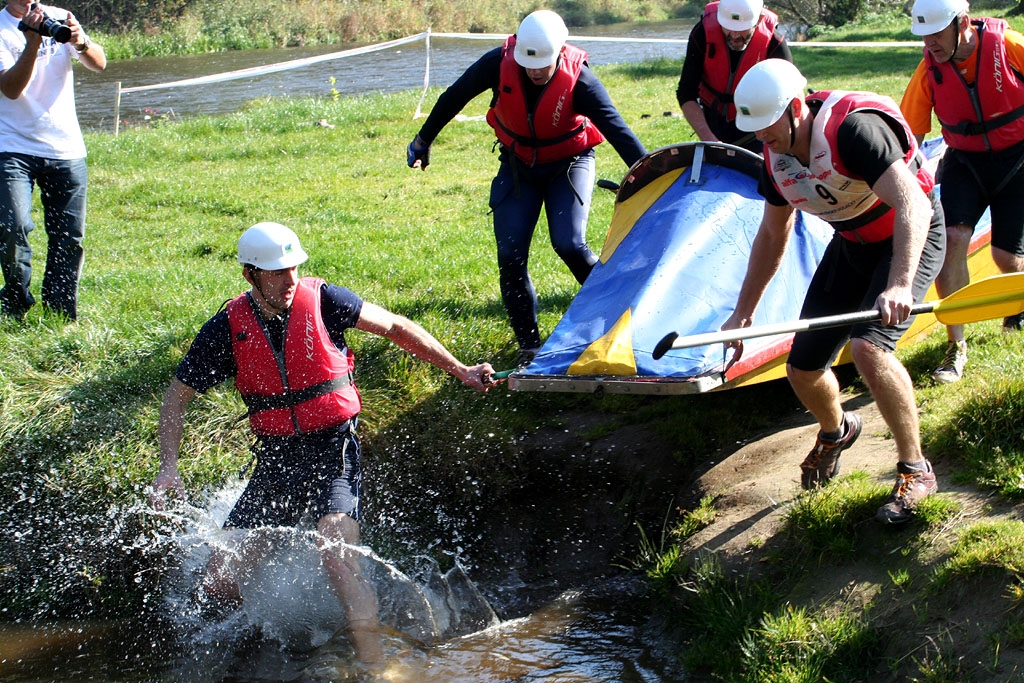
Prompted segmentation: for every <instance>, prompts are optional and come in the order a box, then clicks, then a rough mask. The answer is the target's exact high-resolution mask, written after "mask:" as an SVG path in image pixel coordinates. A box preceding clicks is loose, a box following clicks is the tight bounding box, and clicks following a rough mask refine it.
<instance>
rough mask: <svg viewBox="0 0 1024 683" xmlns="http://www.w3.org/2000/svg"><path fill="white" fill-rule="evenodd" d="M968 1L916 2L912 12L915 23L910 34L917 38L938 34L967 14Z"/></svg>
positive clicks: (937, 0) (925, 0) (923, 0)
mask: <svg viewBox="0 0 1024 683" xmlns="http://www.w3.org/2000/svg"><path fill="white" fill-rule="evenodd" d="M967 9H968V5H967V0H916V1H915V2H914V8H913V9H912V10H911V11H910V18H911V21H912V22H913V23H912V24H911V26H910V32H911V33H913V34H914V35H915V36H930V35H931V34H933V33H938V32H939V31H941V30H942V29H944V28H946V27H947V26H949V25H950V23H952V21H953V20H954V19H956V18H957V17H958V16H960V15H961V14H966V13H967Z"/></svg>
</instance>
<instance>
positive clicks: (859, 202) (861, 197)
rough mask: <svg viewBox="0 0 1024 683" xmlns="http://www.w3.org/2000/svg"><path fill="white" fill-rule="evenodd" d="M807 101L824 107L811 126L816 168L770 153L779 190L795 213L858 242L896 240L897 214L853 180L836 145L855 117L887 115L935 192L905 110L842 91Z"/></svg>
mask: <svg viewBox="0 0 1024 683" xmlns="http://www.w3.org/2000/svg"><path fill="white" fill-rule="evenodd" d="M805 101H807V102H815V101H820V102H821V103H822V104H821V108H820V109H819V110H818V112H817V114H815V115H814V122H813V124H812V126H811V159H810V166H804V165H803V164H801V163H800V161H799V160H798V159H797V158H796V157H795V156H792V155H789V154H772V153H771V150H770V149H768V148H767V147H766V148H765V150H764V162H765V164H766V165H767V167H768V170H769V171H770V173H771V177H772V182H773V183H774V184H775V187H776V188H777V189H778V191H779V193H780V194H781V195H782V196H783V197H785V199H786V201H788V202H789V203H790V204H791V205H792V206H793V207H794V208H796V209H800V210H801V211H805V212H807V213H810V214H813V215H815V216H818V217H819V218H821V219H823V220H825V221H828V222H829V223H830V224H831V225H832V227H833V228H835V229H836V231H838V232H839V234H840V235H842V236H843V237H845V238H846V239H848V240H850V241H852V242H880V241H882V240H885V239H888V238H890V237H892V233H893V227H894V223H895V219H896V212H895V211H893V210H892V208H891V207H889V206H888V205H886V204H885V203H883V202H882V200H881V199H879V198H878V196H877V195H876V194H875V193H874V191H872V189H871V187H870V186H869V185H868V184H867V182H865V181H864V179H863V178H860V177H857V176H854V175H852V174H851V172H850V171H849V169H847V168H846V166H845V165H844V164H843V160H842V159H841V158H840V157H839V153H838V150H837V149H836V140H837V138H838V132H839V127H840V126H841V125H843V121H845V120H846V117H847V116H849V115H850V114H853V113H854V112H858V111H873V112H879V113H882V114H884V115H885V116H886V117H888V118H890V119H892V120H893V121H895V122H896V123H898V124H900V126H901V130H902V135H901V136H900V137H901V140H900V141H901V142H902V143H903V146H904V147H906V148H907V150H908V151H907V152H906V154H905V155H904V161H905V162H906V164H907V166H908V167H910V170H911V172H913V173H914V174H915V175H916V177H917V182H918V185H920V187H921V189H922V190H924V192H926V193H927V192H931V190H932V188H933V187H934V186H935V179H934V178H933V177H932V174H931V173H930V172H928V170H927V169H925V168H924V167H923V165H922V163H921V162H922V157H921V156H920V155H919V154H918V147H917V141H916V140H915V139H914V136H913V134H912V133H911V132H910V128H909V127H908V126H907V122H906V121H905V120H904V118H903V115H902V114H901V113H900V109H899V107H898V106H897V105H896V103H895V102H893V101H892V100H891V99H890V98H888V97H885V96H884V95H876V94H874V93H862V92H843V91H840V90H834V91H827V90H820V91H818V92H816V93H814V94H813V95H809V96H808V97H807V98H806V100H805Z"/></svg>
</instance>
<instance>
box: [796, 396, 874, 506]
mask: <svg viewBox="0 0 1024 683" xmlns="http://www.w3.org/2000/svg"><path fill="white" fill-rule="evenodd" d="M843 425H844V426H845V427H846V430H845V431H844V432H843V435H842V436H841V437H839V440H838V441H827V440H825V439H822V438H821V432H818V441H817V443H815V444H814V448H812V449H811V452H810V453H809V454H808V455H807V457H806V458H804V461H803V462H802V463H800V470H801V473H800V485H801V486H803V487H804V488H805V489H812V488H814V487H815V486H821V485H823V484H825V483H826V482H828V481H829V480H830V479H832V477H834V476H836V475H837V474H839V454H840V453H842V452H843V451H845V450H846V449H847V448H849V447H850V446H852V445H853V442H854V441H856V440H857V437H858V436H860V430H861V427H862V426H863V423H862V422H861V419H860V415H858V414H857V413H843Z"/></svg>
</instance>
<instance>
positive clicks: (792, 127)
mask: <svg viewBox="0 0 1024 683" xmlns="http://www.w3.org/2000/svg"><path fill="white" fill-rule="evenodd" d="M786 115H787V116H788V117H789V151H790V153H791V154H792V152H793V148H794V147H795V146H796V120H795V119H794V118H793V103H792V102H790V103H789V106H788V107H786Z"/></svg>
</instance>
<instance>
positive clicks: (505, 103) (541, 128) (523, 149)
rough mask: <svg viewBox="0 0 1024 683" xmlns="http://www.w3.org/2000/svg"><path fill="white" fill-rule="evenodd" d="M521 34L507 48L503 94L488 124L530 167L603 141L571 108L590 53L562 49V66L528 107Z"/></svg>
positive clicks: (503, 59) (501, 82)
mask: <svg viewBox="0 0 1024 683" xmlns="http://www.w3.org/2000/svg"><path fill="white" fill-rule="evenodd" d="M515 44H516V37H515V36H509V37H508V40H506V41H505V45H504V47H503V48H502V55H501V69H500V76H499V84H498V92H497V95H496V97H495V99H494V102H493V103H492V104H491V108H490V109H489V110H488V111H487V123H489V124H490V125H491V128H493V129H494V132H495V133H496V134H497V136H498V141H499V142H501V144H502V145H504V146H505V147H506V148H508V149H510V150H512V153H513V154H515V155H516V156H517V157H518V158H519V159H521V160H522V161H524V162H526V163H527V164H529V165H530V166H533V165H534V164H546V163H550V162H553V161H561V160H563V159H568V158H569V157H572V156H575V155H577V154H581V153H583V152H585V151H587V150H588V149H590V148H591V147H594V146H596V145H599V144H600V143H602V142H604V135H602V134H601V132H600V131H599V130H598V129H597V127H596V126H594V124H593V123H592V122H591V121H590V119H588V118H587V117H585V116H582V115H581V114H578V113H576V111H575V110H574V109H573V106H572V93H573V89H574V88H575V87H576V82H577V81H578V80H579V77H580V70H581V69H582V68H583V62H584V61H585V60H586V59H587V53H586V52H584V51H583V50H581V49H579V48H578V47H575V46H573V45H568V44H567V45H565V46H563V47H562V54H561V56H560V57H559V59H558V66H557V68H556V69H555V74H554V75H553V76H552V77H551V80H550V81H548V83H547V84H546V85H545V86H544V89H543V91H542V92H541V94H540V97H539V98H538V99H537V103H536V105H535V106H534V108H533V111H529V110H528V109H527V106H526V95H525V93H524V92H523V87H524V85H523V80H524V79H525V78H526V76H525V74H524V73H523V67H521V66H519V63H518V62H516V60H515V57H514V56H513V54H512V53H513V48H514V47H515Z"/></svg>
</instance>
